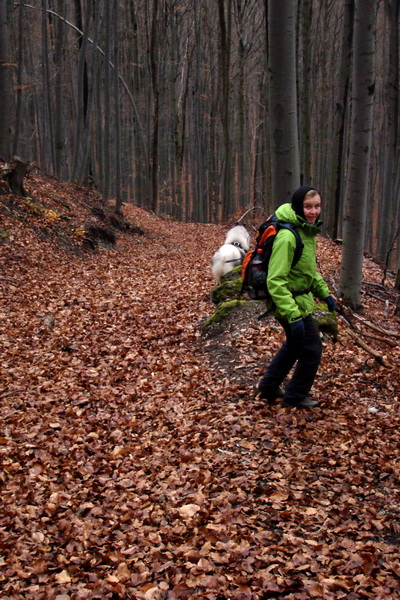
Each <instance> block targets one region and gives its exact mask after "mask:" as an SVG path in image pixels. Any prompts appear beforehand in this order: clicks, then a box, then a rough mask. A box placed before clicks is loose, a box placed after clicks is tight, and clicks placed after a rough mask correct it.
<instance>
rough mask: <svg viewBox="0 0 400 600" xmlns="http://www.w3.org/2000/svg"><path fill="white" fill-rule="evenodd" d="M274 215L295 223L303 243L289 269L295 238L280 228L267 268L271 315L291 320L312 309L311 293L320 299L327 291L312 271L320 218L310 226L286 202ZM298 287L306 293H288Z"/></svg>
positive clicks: (302, 315) (323, 283)
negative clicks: (295, 262) (273, 307)
mask: <svg viewBox="0 0 400 600" xmlns="http://www.w3.org/2000/svg"><path fill="white" fill-rule="evenodd" d="M275 214H276V216H277V217H278V219H279V220H280V221H285V222H289V223H293V225H296V226H297V228H298V231H299V233H300V237H301V239H302V242H303V244H304V248H303V251H302V255H301V258H300V260H299V261H298V263H297V264H296V265H295V266H294V267H293V268H292V267H291V264H292V260H293V255H294V250H295V248H296V238H295V236H294V235H293V233H292V232H291V231H288V230H287V229H281V230H280V231H279V232H278V233H277V236H276V238H275V241H274V245H273V248H272V254H271V258H270V261H269V267H268V276H267V285H268V290H269V293H270V294H271V297H272V302H273V303H274V304H275V310H274V315H275V316H276V317H277V318H279V319H283V320H285V321H288V322H289V323H292V322H293V321H296V320H298V319H299V318H301V317H306V316H307V315H310V314H311V313H312V312H313V310H314V298H313V296H315V297H316V298H319V299H320V300H324V299H325V298H327V297H328V296H329V294H330V292H329V288H328V286H327V284H326V283H325V281H324V279H323V278H322V276H321V275H320V274H319V273H317V270H316V254H315V253H316V245H317V234H318V233H319V227H320V226H321V221H317V223H316V224H315V225H310V224H309V223H307V221H305V219H303V218H302V217H299V216H298V215H297V214H296V213H295V212H294V210H293V209H292V207H291V205H290V204H282V206H280V207H279V208H278V209H277V210H276V211H275ZM301 290H310V292H309V293H307V294H302V295H299V296H293V295H292V293H291V292H297V291H301ZM272 302H271V303H270V304H271V306H272Z"/></svg>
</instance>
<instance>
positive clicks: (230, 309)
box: [203, 300, 249, 329]
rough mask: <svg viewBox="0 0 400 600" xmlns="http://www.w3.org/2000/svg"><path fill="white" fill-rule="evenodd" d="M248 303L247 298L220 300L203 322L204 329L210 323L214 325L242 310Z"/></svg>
mask: <svg viewBox="0 0 400 600" xmlns="http://www.w3.org/2000/svg"><path fill="white" fill-rule="evenodd" d="M248 304H249V302H247V300H230V301H229V302H222V303H221V304H219V305H218V306H217V308H216V309H215V311H214V312H213V314H212V315H211V317H209V318H208V319H207V320H206V321H205V323H204V326H203V327H204V329H207V328H208V327H210V325H216V324H219V323H221V321H223V320H224V319H226V317H228V316H229V315H231V314H232V313H234V312H237V311H240V310H243V309H245V308H246V306H247V305H248Z"/></svg>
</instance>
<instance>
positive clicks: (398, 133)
mask: <svg viewBox="0 0 400 600" xmlns="http://www.w3.org/2000/svg"><path fill="white" fill-rule="evenodd" d="M385 13H386V15H387V20H388V36H387V45H388V54H389V56H388V68H387V81H386V85H385V98H384V100H385V103H384V106H385V131H384V133H385V138H384V147H383V149H382V153H383V159H384V168H383V175H382V179H383V198H382V200H383V201H382V202H380V203H379V205H378V212H379V218H378V222H379V227H380V231H378V258H379V259H380V260H381V261H382V262H384V263H386V266H388V267H390V259H391V256H390V254H391V253H389V249H390V248H391V247H393V240H394V237H395V236H396V234H397V233H398V221H397V222H396V219H395V218H394V217H395V215H396V214H398V208H399V206H400V198H399V190H398V189H397V190H396V183H398V171H399V156H400V129H399V128H400V122H399V120H400V117H399V106H400V102H399V94H400V91H399V85H400V76H399V28H400V23H399V18H400V0H385ZM393 263H394V264H395V261H393Z"/></svg>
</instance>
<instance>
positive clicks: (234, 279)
mask: <svg viewBox="0 0 400 600" xmlns="http://www.w3.org/2000/svg"><path fill="white" fill-rule="evenodd" d="M241 269H242V267H241V266H239V267H235V268H234V269H232V271H229V273H226V274H225V275H222V277H221V283H220V284H219V285H217V286H216V287H215V288H214V289H213V290H212V292H211V300H212V302H213V303H214V304H221V302H226V301H228V300H232V299H233V298H235V297H236V296H237V295H238V294H240V292H241V290H242V277H241V274H242V271H241Z"/></svg>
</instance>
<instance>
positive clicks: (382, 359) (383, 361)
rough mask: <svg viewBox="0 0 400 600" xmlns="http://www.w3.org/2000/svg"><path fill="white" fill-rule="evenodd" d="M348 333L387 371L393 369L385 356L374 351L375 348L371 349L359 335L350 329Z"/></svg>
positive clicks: (347, 330)
mask: <svg viewBox="0 0 400 600" xmlns="http://www.w3.org/2000/svg"><path fill="white" fill-rule="evenodd" d="M345 331H346V333H348V334H349V335H350V337H352V338H353V339H354V340H355V341H356V342H357V344H358V345H359V346H361V348H363V349H364V350H365V351H366V352H368V353H369V354H371V356H373V357H374V358H375V360H376V362H378V363H379V364H380V365H382V366H383V367H386V368H387V369H393V368H394V367H393V365H391V364H390V363H389V362H388V361H387V360H386V358H385V357H384V356H381V355H380V354H379V352H377V351H376V350H374V349H373V348H371V346H368V344H366V343H365V342H364V341H363V340H362V339H361V338H360V336H359V335H357V334H356V333H354V331H352V330H351V329H349V328H348V327H346V328H345Z"/></svg>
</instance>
